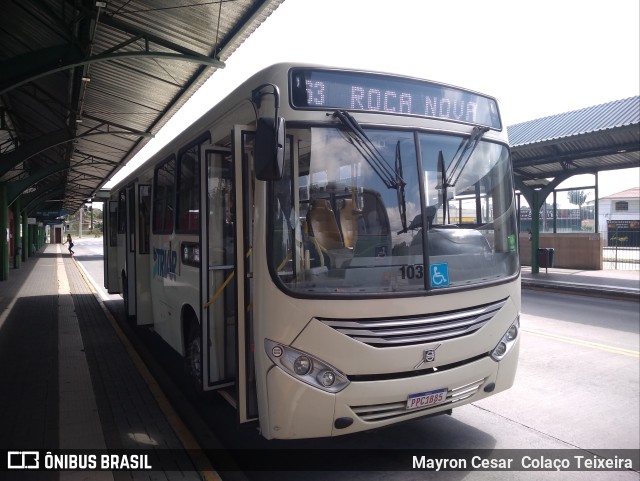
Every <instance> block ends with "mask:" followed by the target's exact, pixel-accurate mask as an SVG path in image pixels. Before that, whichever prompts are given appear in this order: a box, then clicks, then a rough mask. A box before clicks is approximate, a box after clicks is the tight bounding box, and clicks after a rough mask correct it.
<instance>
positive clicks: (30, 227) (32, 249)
mask: <svg viewBox="0 0 640 481" xmlns="http://www.w3.org/2000/svg"><path fill="white" fill-rule="evenodd" d="M34 227H35V225H33V224H29V225H28V229H27V232H29V235H28V236H27V237H28V245H29V257H31V256H33V254H35V250H36V241H35V236H34Z"/></svg>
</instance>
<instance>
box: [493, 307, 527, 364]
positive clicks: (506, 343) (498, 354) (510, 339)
mask: <svg viewBox="0 0 640 481" xmlns="http://www.w3.org/2000/svg"><path fill="white" fill-rule="evenodd" d="M519 332H520V316H518V317H516V320H515V321H513V324H511V326H509V329H507V332H505V334H504V336H502V339H500V342H499V343H498V345H497V346H496V347H494V348H493V350H492V351H491V352H490V356H491V359H493V360H494V361H500V360H502V358H503V357H504V356H506V355H507V353H508V352H509V351H510V350H511V348H512V347H513V345H514V344H515V342H516V339H517V338H518V333H519Z"/></svg>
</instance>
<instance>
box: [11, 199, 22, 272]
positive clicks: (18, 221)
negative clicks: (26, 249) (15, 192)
mask: <svg viewBox="0 0 640 481" xmlns="http://www.w3.org/2000/svg"><path fill="white" fill-rule="evenodd" d="M11 209H13V267H15V268H16V269H18V268H19V267H20V262H21V261H22V254H21V252H20V251H21V250H22V229H21V227H22V216H21V215H20V197H18V198H17V199H16V200H15V202H14V203H13V204H11Z"/></svg>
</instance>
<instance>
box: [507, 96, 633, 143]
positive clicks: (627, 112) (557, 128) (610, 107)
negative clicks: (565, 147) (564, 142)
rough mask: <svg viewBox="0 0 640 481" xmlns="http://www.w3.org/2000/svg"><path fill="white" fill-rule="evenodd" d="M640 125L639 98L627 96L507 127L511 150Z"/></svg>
mask: <svg viewBox="0 0 640 481" xmlns="http://www.w3.org/2000/svg"><path fill="white" fill-rule="evenodd" d="M634 124H635V125H637V124H640V97H637V96H636V97H629V98H627V99H622V100H616V101H613V102H608V103H605V104H600V105H594V106H593V107H587V108H584V109H580V110H574V111H572V112H565V113H562V114H557V115H552V116H549V117H544V118H541V119H535V120H529V121H527V122H522V123H520V124H515V125H510V126H509V127H507V131H508V133H509V141H510V144H511V146H512V147H517V146H520V145H527V144H534V143H537V142H545V141H548V140H553V139H561V138H566V137H571V136H574V135H579V134H584V133H590V132H596V131H600V130H607V129H612V128H616V127H624V126H627V125H634Z"/></svg>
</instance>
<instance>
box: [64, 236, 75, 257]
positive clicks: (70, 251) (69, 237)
mask: <svg viewBox="0 0 640 481" xmlns="http://www.w3.org/2000/svg"><path fill="white" fill-rule="evenodd" d="M67 243H68V244H69V254H70V255H73V251H72V250H71V248H72V247H73V240H72V239H71V234H67V240H66V241H64V242H63V244H67Z"/></svg>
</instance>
